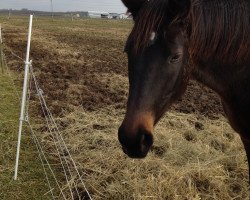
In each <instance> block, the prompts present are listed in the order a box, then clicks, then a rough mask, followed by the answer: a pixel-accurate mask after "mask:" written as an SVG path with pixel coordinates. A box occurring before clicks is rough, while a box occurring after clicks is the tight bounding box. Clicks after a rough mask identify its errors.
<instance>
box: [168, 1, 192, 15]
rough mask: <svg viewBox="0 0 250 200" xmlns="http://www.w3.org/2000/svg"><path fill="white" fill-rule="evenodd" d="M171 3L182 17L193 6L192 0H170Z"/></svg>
mask: <svg viewBox="0 0 250 200" xmlns="http://www.w3.org/2000/svg"><path fill="white" fill-rule="evenodd" d="M169 5H170V8H171V10H172V11H173V12H174V14H175V15H176V16H178V17H180V18H182V17H186V15H188V13H189V10H190V7H191V0H170V1H169Z"/></svg>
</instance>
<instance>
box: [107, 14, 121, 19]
mask: <svg viewBox="0 0 250 200" xmlns="http://www.w3.org/2000/svg"><path fill="white" fill-rule="evenodd" d="M109 15H110V18H111V19H120V14H118V13H109Z"/></svg>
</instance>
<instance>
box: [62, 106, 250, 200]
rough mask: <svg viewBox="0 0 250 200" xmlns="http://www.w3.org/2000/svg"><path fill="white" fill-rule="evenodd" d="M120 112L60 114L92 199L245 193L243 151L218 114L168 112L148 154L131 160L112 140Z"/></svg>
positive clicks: (241, 196) (240, 196) (234, 195)
mask: <svg viewBox="0 0 250 200" xmlns="http://www.w3.org/2000/svg"><path fill="white" fill-rule="evenodd" d="M122 116H123V112H122V111H119V110H116V109H114V108H112V107H108V108H105V109H101V110H99V111H96V112H88V111H86V110H84V109H80V108H79V109H78V110H77V111H75V112H73V113H70V114H69V115H67V116H66V117H65V118H63V119H61V120H60V121H61V128H62V129H64V128H63V127H66V128H65V130H64V135H65V138H66V141H67V143H68V144H69V146H70V150H71V152H72V153H73V157H74V158H75V160H76V161H77V163H78V164H79V165H80V166H81V167H80V168H81V170H82V172H83V174H84V179H85V180H86V183H87V185H88V188H90V191H91V193H92V194H93V197H94V199H141V200H142V199H143V200H144V199H180V200H183V199H216V200H217V199H225V200H226V199H249V193H248V182H247V181H248V179H247V178H248V177H247V164H246V157H245V153H244V151H243V149H242V145H241V142H240V140H239V137H238V136H237V135H235V133H234V132H233V131H232V129H231V128H230V127H229V125H228V124H227V122H226V120H225V119H224V118H223V117H220V119H219V120H208V119H206V118H204V120H198V119H197V118H196V116H195V115H185V114H180V113H168V114H167V116H166V117H165V118H164V119H163V120H162V121H161V123H160V124H159V125H158V126H157V128H156V130H155V140H156V141H155V145H154V146H153V149H152V151H151V152H150V154H149V155H148V157H147V158H146V159H144V160H133V159H129V158H127V157H126V156H125V155H124V154H123V153H122V151H121V148H120V145H119V143H118V141H117V135H116V133H117V128H118V126H119V124H120V122H121V120H122ZM197 122H199V123H200V122H202V123H203V125H204V130H199V129H198V130H197V126H195V124H197Z"/></svg>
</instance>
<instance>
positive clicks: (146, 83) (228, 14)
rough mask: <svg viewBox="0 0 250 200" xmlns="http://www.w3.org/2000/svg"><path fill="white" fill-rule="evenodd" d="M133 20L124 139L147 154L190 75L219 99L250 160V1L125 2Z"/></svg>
mask: <svg viewBox="0 0 250 200" xmlns="http://www.w3.org/2000/svg"><path fill="white" fill-rule="evenodd" d="M122 2H123V3H124V5H125V6H126V7H127V8H128V12H130V13H131V15H132V17H133V21H134V26H133V28H132V31H131V33H130V35H129V36H128V39H127V42H126V45H125V50H124V51H125V52H126V53H127V58H128V77H129V93H128V100H127V109H126V114H125V117H124V120H123V122H122V124H121V126H120V127H119V130H118V139H119V141H120V144H121V146H122V149H123V151H124V153H125V154H127V155H128V156H129V157H131V158H144V157H146V156H147V153H148V152H149V150H150V148H151V146H152V145H153V133H152V132H153V128H154V127H155V125H156V124H157V122H158V121H159V120H160V119H161V117H162V116H163V114H164V113H165V112H166V111H167V110H168V108H169V107H170V106H171V105H172V104H173V103H174V102H176V101H177V100H178V99H179V98H180V97H181V96H182V95H183V93H184V92H185V90H186V88H187V84H188V82H189V80H190V79H196V80H197V81H198V82H201V83H202V84H204V85H206V86H208V87H209V88H211V89H212V90H213V91H215V92H216V93H217V94H219V96H220V98H221V102H222V105H223V108H224V111H225V115H226V116H227V118H228V121H229V123H230V125H231V126H232V128H233V129H234V130H235V131H236V132H238V133H239V135H240V138H241V140H242V143H243V145H244V148H245V151H246V155H247V159H248V166H249V162H250V1H249V0H122Z"/></svg>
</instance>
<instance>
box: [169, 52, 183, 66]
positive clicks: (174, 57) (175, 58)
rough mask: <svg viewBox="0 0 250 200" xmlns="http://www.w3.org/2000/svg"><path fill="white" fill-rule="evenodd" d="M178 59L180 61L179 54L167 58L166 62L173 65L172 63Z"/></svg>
mask: <svg viewBox="0 0 250 200" xmlns="http://www.w3.org/2000/svg"><path fill="white" fill-rule="evenodd" d="M180 59H181V54H175V55H173V56H169V58H168V62H169V63H170V64H174V63H177V62H179V61H180Z"/></svg>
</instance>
